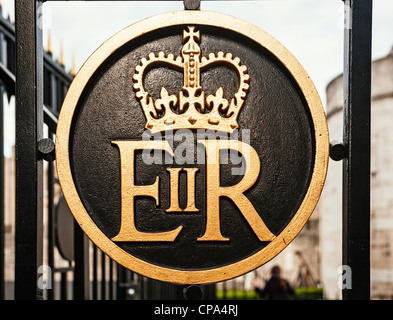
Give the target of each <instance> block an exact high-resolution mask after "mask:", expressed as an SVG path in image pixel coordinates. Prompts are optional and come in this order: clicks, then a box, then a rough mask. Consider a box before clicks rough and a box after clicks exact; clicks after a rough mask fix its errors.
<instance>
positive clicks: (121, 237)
mask: <svg viewBox="0 0 393 320" xmlns="http://www.w3.org/2000/svg"><path fill="white" fill-rule="evenodd" d="M112 143H113V144H115V145H117V146H118V148H119V151H120V167H121V225H120V231H119V233H118V234H117V236H115V237H113V238H112V241H174V240H175V239H176V237H177V236H178V234H179V232H180V231H181V229H182V228H183V226H179V227H178V228H176V229H175V230H171V231H166V232H154V233H149V232H140V231H138V230H137V229H136V226H135V212H134V198H135V197H137V196H148V197H152V198H154V199H155V200H156V205H157V206H158V205H159V196H158V184H159V177H156V181H155V182H154V183H153V184H151V185H143V186H142V185H135V183H134V178H135V174H134V152H135V150H144V149H158V150H164V151H167V152H168V153H169V154H170V155H172V156H174V154H173V151H172V149H171V147H170V145H169V143H168V142H167V141H144V140H142V141H112Z"/></svg>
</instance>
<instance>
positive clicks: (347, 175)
mask: <svg viewBox="0 0 393 320" xmlns="http://www.w3.org/2000/svg"><path fill="white" fill-rule="evenodd" d="M345 10H346V25H345V32H344V141H343V143H344V145H345V146H346V148H347V150H348V156H347V157H346V158H345V159H344V162H343V265H347V266H349V267H350V268H351V269H350V270H351V276H352V277H351V279H349V281H350V282H347V283H345V284H344V286H343V290H342V294H343V299H346V300H349V299H350V300H355V299H356V300H359V299H370V126H371V123H370V120H371V31H372V0H363V1H359V0H345ZM349 285H351V286H350V287H349Z"/></svg>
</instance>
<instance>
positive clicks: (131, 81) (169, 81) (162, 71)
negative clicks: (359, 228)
mask: <svg viewBox="0 0 393 320" xmlns="http://www.w3.org/2000/svg"><path fill="white" fill-rule="evenodd" d="M195 32H198V34H196V33H195ZM194 34H195V36H194ZM190 39H191V40H190ZM194 40H195V43H197V45H199V49H200V51H199V52H200V56H201V57H199V58H198V59H200V60H199V61H200V66H201V69H200V74H199V77H200V79H199V81H200V87H201V88H202V92H203V94H204V100H203V101H206V102H205V103H206V106H207V105H208V103H207V101H209V99H210V98H209V97H214V98H216V99H218V98H220V97H221V98H225V99H226V100H227V101H228V105H229V104H230V103H231V102H233V103H234V104H236V107H235V108H233V109H232V110H235V112H238V113H237V117H236V123H235V125H236V126H235V125H234V124H231V125H232V126H229V125H228V126H227V127H225V128H224V126H222V127H220V126H214V125H215V124H214V123H215V122H214V121H212V120H211V119H215V118H213V117H212V118H209V120H206V119H207V117H209V116H212V114H213V112H214V107H213V109H211V110H205V112H204V110H201V105H196V107H195V108H196V109H197V110H198V112H200V115H199V114H198V119H201V120H198V121H199V123H204V124H203V125H200V126H201V127H198V124H195V122H196V120H195V119H196V118H195V117H194V118H195V119H194V118H192V117H190V121H189V123H190V124H189V126H188V127H187V126H185V125H184V123H186V124H187V121H186V120H188V119H185V118H184V117H183V118H182V112H180V111H179V110H178V109H176V105H177V106H179V105H180V104H181V100H180V99H181V98H180V92H181V91H183V92H184V87H186V81H189V79H191V80H193V79H194V78H191V77H190V78H187V79H186V77H185V74H186V71H185V69H186V67H184V65H185V61H186V54H188V53H187V51H186V49H185V48H186V47H187V46H189V47H190V48H192V50H194V51H192V50H191V51H190V52H192V53H193V52H198V50H197V51H195V50H196V49H195V48H196V45H195V44H194V43H191V42H193V41H194ZM187 41H188V42H187ZM190 43H191V46H190ZM184 52H186V53H184ZM212 55H213V56H212ZM191 57H193V56H191ZM203 59H205V60H203ZM209 59H210V60H209ZM156 60H157V61H156ZM213 60H214V61H213ZM208 61H212V63H210V64H209V63H208ZM179 66H181V67H182V68H183V69H181V68H180V67H179ZM192 66H193V65H192ZM145 67H146V68H145ZM143 68H145V69H143ZM191 74H193V73H192V72H191ZM141 75H143V79H142V76H141ZM138 77H140V78H138ZM141 86H142V88H143V90H141ZM162 88H165V92H164V93H163V90H162ZM220 88H221V89H220ZM220 90H221V95H220V94H219V91H220ZM143 92H148V96H147V97H146V96H143V94H142V93H143ZM189 92H190V91H188V93H189ZM165 94H166V96H175V97H178V99H179V100H174V101H172V105H171V106H170V108H172V109H171V110H172V112H173V113H174V119H175V120H174V122H173V123H175V126H179V127H175V129H174V130H172V131H168V130H164V129H162V128H163V126H161V127H160V124H159V121H160V119H165V118H164V117H165V116H166V112H167V111H165V110H164V111H161V112H160V110H158V112H157V115H154V114H153V113H152V112H151V111H149V110H150V109H149V110H147V108H148V104H149V103H148V102H149V99H151V101H152V102H153V103H154V101H160V100H159V99H162V100H164V98H165ZM199 94H200V93H198V95H199ZM232 97H235V98H232ZM196 99H197V98H196ZM198 99H199V97H198ZM231 99H232V100H231ZM187 101H188V104H186V105H185V108H191V107H192V106H191V102H190V101H192V100H187ZM198 101H201V100H198ZM220 101H221V100H220ZM156 105H157V103H156ZM202 105H203V103H202ZM168 108H169V107H168ZM177 108H179V107H177ZM230 108H231V107H229V109H230ZM236 108H237V109H236ZM186 110H187V109H186ZM147 111H148V112H147ZM209 113H210V114H209ZM217 114H218V115H219V118H220V121H222V122H223V121H224V120H223V118H225V117H226V115H225V107H224V108H221V109H218V111H217ZM199 117H200V118H199ZM175 121H176V122H175ZM182 121H183V122H182ZM151 123H153V124H154V125H153V126H151V125H150V124H151ZM179 123H183V124H181V125H179ZM206 124H207V125H206ZM210 125H211V126H210ZM181 126H183V127H181ZM164 127H165V126H164ZM206 129H209V130H210V131H205V130H206ZM220 129H222V130H220ZM201 130H203V131H202V132H203V133H204V137H203V138H201V136H199V135H198V134H199V133H201ZM155 131H157V132H155ZM151 132H153V133H154V134H153V135H151ZM180 132H181V134H180ZM234 134H236V135H234ZM146 135H147V136H149V137H150V138H148V139H147V140H149V141H152V140H154V139H155V140H157V139H158V138H160V139H162V140H164V141H167V142H168V145H170V148H171V150H173V151H174V154H175V156H174V158H173V161H172V163H168V162H166V163H153V164H151V163H147V162H146V161H145V158H144V157H143V152H142V151H135V154H134V159H133V162H134V163H132V162H130V159H129V157H128V158H126V157H124V158H123V160H121V156H120V152H121V151H120V146H119V145H118V144H117V142H118V141H123V142H124V143H125V145H126V144H127V145H131V144H132V143H134V141H141V140H143V139H145V140H146ZM209 139H210V140H220V139H232V140H237V141H242V142H244V143H246V144H247V145H250V146H251V148H252V149H253V150H255V153H256V155H257V156H256V158H254V160H253V162H251V163H249V167H251V168H256V167H257V164H256V162H259V164H260V169H259V171H258V172H257V173H258V174H257V176H255V181H254V183H252V185H251V186H249V187H247V190H245V191H244V194H243V196H244V197H245V198H246V200H245V202H247V203H251V204H252V206H253V207H254V208H255V211H256V215H254V216H253V217H254V218H255V217H256V218H257V220H261V221H263V223H264V225H265V226H266V227H267V229H268V230H269V232H270V234H271V236H270V238H264V239H261V237H260V236H259V235H258V232H255V230H254V225H253V222H252V221H255V219H254V220H252V219H249V218H247V217H249V216H248V214H247V213H246V212H245V211H244V209H243V210H241V209H239V208H240V207H241V206H240V204H239V203H240V200H239V201H238V200H236V199H235V197H234V196H232V195H227V196H221V197H220V198H219V201H218V202H217V207H219V229H220V232H221V234H222V239H221V240H220V241H218V240H217V241H215V240H211V239H209V241H201V238H202V239H203V235H204V233H205V230H206V226H207V223H208V219H209V218H208V216H210V213H209V214H208V211H209V212H211V209H208V206H211V204H210V205H208V204H207V203H208V195H209V193H210V194H211V193H214V192H215V190H212V189H210V190H209V186H211V185H212V184H211V182H210V180H209V179H212V178H207V177H208V176H209V172H210V171H209V170H211V169H208V166H207V164H205V162H204V161H201V159H202V160H203V159H206V154H204V153H203V152H204V150H205V148H204V143H203V141H206V140H209ZM328 141H329V140H328V130H327V125H326V119H325V114H324V111H323V107H322V105H321V102H320V99H319V97H318V95H317V92H316V90H315V88H314V86H313V84H312V82H311V80H310V79H309V77H308V76H307V74H306V73H305V71H304V70H303V69H302V67H301V66H300V64H299V63H298V62H297V61H296V59H295V58H294V57H293V56H292V55H291V54H290V53H289V52H288V51H287V50H286V49H285V48H284V47H282V45H281V44H279V43H278V42H277V41H276V40H275V39H273V38H272V37H271V36H269V35H267V34H266V33H265V32H263V31H262V30H260V29H258V28H256V27H255V26H252V25H250V24H248V23H247V22H244V21H241V20H237V19H234V18H231V17H228V16H223V15H221V14H217V13H210V12H175V13H170V14H165V15H161V16H157V17H153V18H150V19H148V20H144V21H141V22H139V23H137V24H135V25H132V26H130V27H128V28H126V29H124V30H123V31H121V32H120V33H118V34H117V35H115V36H114V37H112V38H111V39H109V40H108V41H107V42H106V43H105V44H103V45H102V46H101V47H100V48H99V49H98V50H97V51H96V52H95V53H94V54H93V55H92V56H91V57H90V58H89V60H88V61H87V62H86V63H85V64H84V66H83V67H82V68H81V70H80V72H79V73H78V74H77V76H76V78H75V80H74V82H73V83H72V85H71V87H70V89H69V92H68V94H67V97H66V99H65V102H64V105H63V108H62V110H61V113H60V117H59V124H58V131H57V136H56V159H57V167H58V173H59V180H60V184H61V186H62V189H63V193H64V195H65V198H66V200H67V202H68V205H69V207H70V209H71V211H72V213H73V215H74V216H75V218H76V220H77V221H78V223H79V224H80V225H81V227H82V229H83V230H84V231H85V232H86V234H87V235H88V236H89V237H90V238H91V240H92V241H93V242H95V243H96V244H97V245H98V246H99V247H100V248H101V249H102V250H103V251H105V252H106V253H107V254H108V255H109V256H111V257H112V258H113V259H115V260H117V261H118V262H119V263H121V264H123V265H124V266H126V267H128V268H130V269H132V270H133V271H135V272H138V273H140V274H143V275H145V276H148V277H151V278H155V279H159V280H163V281H171V282H177V283H184V284H198V283H208V282H215V281H222V280H225V279H229V278H232V277H235V276H238V275H240V274H243V273H246V272H248V271H251V270H253V269H255V268H256V267H258V266H260V265H262V264H263V263H265V262H267V261H268V260H270V259H271V258H272V257H274V256H275V255H277V254H278V253H279V252H280V251H281V250H283V249H284V248H285V247H286V246H287V245H288V244H289V243H290V242H291V241H292V240H293V238H294V237H295V236H296V235H297V234H298V233H299V232H300V230H301V228H302V227H303V225H304V224H305V222H306V221H307V219H308V218H309V216H310V214H311V213H312V211H313V210H314V207H315V205H316V203H317V200H318V198H319V195H320V192H321V190H322V186H323V183H324V179H325V175H326V169H327V160H328V148H329V144H328ZM122 148H123V147H122ZM185 149H187V152H188V151H189V150H192V152H191V156H190V153H188V154H187V155H188V158H187V157H185V155H184V152H185ZM179 150H180V152H178V153H177V151H179ZM167 151H168V150H167ZM225 151H226V150H222V151H221V153H220V159H221V160H222V163H221V165H220V166H219V167H218V168H219V187H220V188H221V187H223V188H224V187H228V188H229V187H230V186H236V185H238V184H240V183H241V182H242V181H243V180H242V179H243V178H244V176H245V171H244V168H245V167H247V166H246V165H245V164H246V162H247V161H246V158H245V157H244V156H242V154H241V153H238V152H237V151H236V152H235V151H234V150H231V153H230V154H229V156H228V153H225ZM168 153H170V152H167V154H166V157H168ZM169 158H172V157H170V156H169ZM162 159H164V158H162ZM185 159H186V160H185ZM226 159H227V160H228V161H225V160H226ZM122 161H123V162H124V161H128V162H129V163H131V164H133V170H134V172H133V180H134V181H133V182H131V180H130V178H129V176H127V177H126V178H127V179H128V180H127V179H126V178H124V177H125V172H126V171H124V170H125V169H124V168H125V164H124V163H122ZM258 166H259V165H258ZM258 168H259V167H258ZM187 169H188V170H195V178H194V180H195V183H194V188H195V192H194V198H195V205H194V209H195V210H190V212H185V211H179V210H178V211H177V212H176V211H175V212H170V210H168V208H170V207H171V206H172V202H171V201H172V198H173V193H177V194H178V198H179V199H178V203H179V206H180V207H181V208H183V209H184V208H185V207H186V206H187V204H188V201H189V200H188V197H190V196H189V195H188V188H191V187H190V186H189V185H188V180H189V179H190V176H189V175H187V174H186V170H187ZM242 169H243V171H242ZM176 170H181V171H179V175H178V178H177V179H176V181H177V183H178V186H177V189H176V191H174V190H172V189H171V185H172V183H174V182H173V181H172V180H171V177H172V176H171V175H170V171H176ZM247 170H249V169H247ZM208 171H209V172H208ZM171 174H172V173H171ZM122 175H123V177H122ZM157 177H158V178H157ZM122 178H123V180H122ZM156 179H158V180H156ZM155 181H156V182H157V184H158V187H157V188H158V191H157V192H158V193H157V197H156V199H155V198H154V197H152V196H147V195H146V196H137V197H135V199H134V202H133V203H134V215H133V219H134V225H135V228H136V229H137V230H138V232H143V233H148V234H151V235H153V234H156V233H163V232H164V233H165V232H170V231H172V230H175V229H177V228H179V227H181V230H180V231H179V233H178V235H177V236H176V237H175V239H174V240H165V241H162V239H161V240H159V241H150V240H148V241H142V240H135V239H134V240H132V238H130V239H129V240H128V239H125V238H121V239H120V240H119V241H118V240H116V239H117V238H116V236H117V235H118V234H120V229H121V226H122V219H124V216H122V213H124V212H125V211H126V210H129V207H127V208H124V207H123V206H124V203H125V202H126V198H124V197H125V193H126V192H125V191H124V190H126V189H125V188H124V185H126V184H127V183H128V184H129V183H133V185H135V186H149V185H153V184H154V183H155ZM122 184H123V185H122ZM130 190H131V191H129V192H132V188H131V189H130ZM228 190H229V189H228ZM122 205H123V206H122ZM209 208H210V207H209ZM128 214H129V213H128ZM251 216H252V215H251ZM122 217H123V218H122ZM123 222H124V221H123ZM209 223H210V222H209Z"/></svg>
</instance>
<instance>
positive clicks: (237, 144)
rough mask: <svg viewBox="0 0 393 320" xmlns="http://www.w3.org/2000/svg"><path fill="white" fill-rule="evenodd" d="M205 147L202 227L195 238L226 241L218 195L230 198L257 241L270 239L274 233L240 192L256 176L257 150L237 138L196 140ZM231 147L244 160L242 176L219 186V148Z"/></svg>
mask: <svg viewBox="0 0 393 320" xmlns="http://www.w3.org/2000/svg"><path fill="white" fill-rule="evenodd" d="M199 142H200V143H201V144H203V145H204V146H205V148H206V199H207V203H206V208H207V209H206V230H205V234H204V235H203V236H202V237H200V238H198V241H229V238H225V237H223V235H222V234H221V229H220V205H219V204H220V197H227V198H230V199H231V200H232V201H233V203H234V204H235V205H236V206H237V207H238V208H239V210H240V212H241V213H242V214H243V216H244V218H245V219H246V221H247V222H248V224H249V225H250V227H251V228H252V230H253V231H254V232H255V234H256V235H257V237H258V239H259V240H260V241H271V240H273V239H274V238H275V236H274V234H272V233H271V232H270V230H269V229H268V228H267V227H266V225H265V223H264V222H263V221H262V219H261V217H260V216H259V214H258V213H257V212H256V210H255V208H254V206H253V205H252V203H251V202H250V200H248V198H247V197H246V196H245V195H244V192H245V191H246V190H248V189H249V188H250V187H251V186H252V185H253V184H254V183H255V182H256V180H257V178H258V176H259V171H260V161H259V157H258V154H257V152H256V151H255V149H254V148H252V147H251V146H250V145H248V144H246V143H244V142H242V141H237V140H205V141H199ZM221 149H232V150H236V151H238V152H240V153H241V154H242V155H243V157H244V159H245V164H246V171H245V174H244V176H243V178H242V180H241V181H240V182H239V183H238V184H236V185H234V186H229V187H221V186H220V150H221Z"/></svg>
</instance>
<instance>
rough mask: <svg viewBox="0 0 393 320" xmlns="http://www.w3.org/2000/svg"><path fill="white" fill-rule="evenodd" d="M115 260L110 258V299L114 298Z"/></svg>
mask: <svg viewBox="0 0 393 320" xmlns="http://www.w3.org/2000/svg"><path fill="white" fill-rule="evenodd" d="M113 272H114V270H113V260H112V259H109V300H113Z"/></svg>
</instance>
